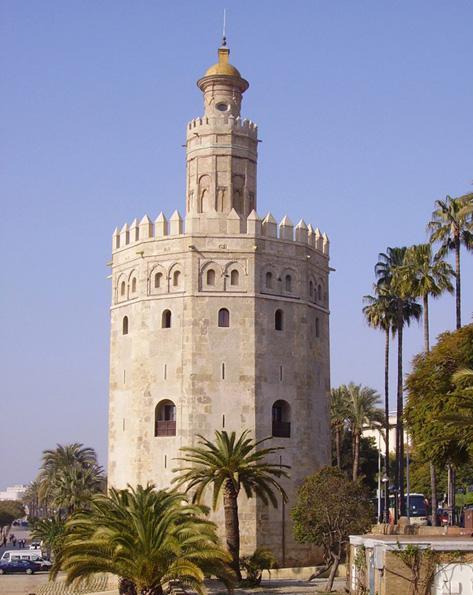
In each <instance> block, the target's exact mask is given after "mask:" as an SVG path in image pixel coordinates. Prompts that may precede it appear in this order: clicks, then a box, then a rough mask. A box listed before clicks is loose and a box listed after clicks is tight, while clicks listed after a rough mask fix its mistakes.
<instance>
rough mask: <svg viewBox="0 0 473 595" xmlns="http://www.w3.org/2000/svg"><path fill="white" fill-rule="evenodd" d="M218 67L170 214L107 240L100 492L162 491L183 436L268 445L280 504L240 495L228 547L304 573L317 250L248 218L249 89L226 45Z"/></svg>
mask: <svg viewBox="0 0 473 595" xmlns="http://www.w3.org/2000/svg"><path fill="white" fill-rule="evenodd" d="M218 58H219V61H218V63H217V64H216V65H214V66H212V67H211V68H209V69H208V70H207V72H206V74H205V76H204V77H203V78H201V79H200V80H199V81H198V83H197V84H198V87H199V88H200V90H201V91H202V93H203V97H204V115H203V116H202V117H200V118H197V119H195V120H192V121H191V122H190V123H189V124H188V125H187V142H186V147H187V148H186V155H187V171H186V205H185V208H186V214H185V219H182V218H181V216H180V214H179V213H178V212H177V211H175V212H174V214H173V215H172V216H171V217H170V218H169V220H167V219H166V218H165V217H164V215H163V214H162V213H161V214H160V215H159V216H158V217H157V219H156V220H155V221H154V222H153V221H151V220H150V218H149V217H148V216H146V215H145V216H144V217H143V218H142V219H141V220H140V221H137V220H136V219H135V221H133V223H132V224H131V225H128V224H125V225H124V226H123V227H122V228H121V230H115V232H114V234H113V249H112V275H111V278H112V289H113V291H112V306H111V354H110V402H109V468H108V477H109V483H110V485H111V486H114V487H117V488H123V487H126V485H127V484H132V485H136V484H146V483H147V482H149V481H151V482H153V483H154V484H155V485H156V486H158V487H166V486H169V484H170V483H171V480H172V478H173V476H174V475H173V469H174V468H176V467H177V466H178V462H177V461H176V460H175V458H176V457H177V456H179V449H180V448H181V447H183V446H189V445H195V444H196V443H197V440H198V438H197V435H198V434H200V435H203V436H205V437H207V438H210V439H211V438H212V437H213V436H214V433H215V431H216V430H223V429H225V430H227V431H229V432H231V431H235V432H237V433H240V432H241V431H242V430H244V429H249V430H250V431H251V432H252V434H253V436H254V437H255V438H256V439H262V438H264V437H267V436H273V439H272V441H271V444H272V445H274V446H284V450H282V451H280V452H281V455H280V456H279V455H277V458H276V462H281V463H283V464H287V465H290V466H291V472H290V474H291V478H290V479H288V480H283V482H282V483H283V485H284V487H285V489H286V490H287V492H288V494H289V503H288V504H287V505H285V506H283V505H281V506H280V507H279V508H278V509H273V508H272V507H267V506H265V505H263V504H262V503H261V502H260V501H258V500H256V499H253V500H245V499H244V495H243V494H242V495H241V496H240V502H239V504H240V523H241V534H242V535H241V536H242V540H241V541H242V551H243V552H250V551H252V550H253V549H255V548H256V547H260V546H268V547H270V548H271V549H272V550H273V551H274V553H275V554H276V555H277V556H278V557H279V559H280V562H281V563H283V564H286V565H293V564H305V563H310V562H312V561H313V558H314V552H313V551H312V550H311V548H310V547H308V546H301V545H298V544H295V543H294V541H293V537H292V526H291V521H290V508H291V506H292V505H293V502H294V497H295V492H296V490H297V487H298V486H299V485H300V483H301V482H302V480H303V479H304V477H305V476H307V475H308V474H310V473H313V472H314V471H315V470H317V469H318V468H319V467H320V466H322V465H325V464H327V463H329V460H330V432H329V418H328V394H329V389H330V366H329V285H328V275H329V241H328V238H327V236H326V235H325V234H323V235H322V234H321V233H320V232H319V230H318V229H314V228H313V227H312V226H311V225H306V224H305V222H304V221H303V220H300V221H299V223H298V224H297V225H296V226H295V227H294V226H293V224H292V223H291V221H290V220H289V218H288V217H284V218H283V219H282V221H281V222H280V223H279V225H278V224H277V222H276V221H275V219H274V217H273V216H272V215H271V214H270V213H268V214H267V215H266V216H265V217H264V218H260V217H259V216H258V214H257V211H256V209H257V200H256V194H257V185H256V170H257V149H258V136H257V135H258V130H257V127H256V125H255V124H254V123H253V122H251V121H249V120H246V119H242V118H241V116H240V110H241V101H242V95H243V93H244V92H245V91H246V89H247V88H248V82H247V81H246V80H245V79H243V78H242V77H241V75H240V73H239V72H238V70H237V69H236V68H235V67H233V66H232V65H231V64H230V63H229V50H228V48H227V47H226V45H225V44H224V45H223V46H222V47H220V48H219V50H218ZM221 514H222V513H221V512H217V513H215V514H214V518H215V520H216V521H217V522H218V523H219V525H220V526H223V523H221V522H220V521H221V516H220V515H221Z"/></svg>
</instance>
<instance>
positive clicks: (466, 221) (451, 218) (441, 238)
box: [427, 194, 473, 329]
mask: <svg viewBox="0 0 473 595" xmlns="http://www.w3.org/2000/svg"><path fill="white" fill-rule="evenodd" d="M472 196H473V194H467V195H464V196H461V197H459V198H452V197H451V196H448V195H447V196H446V198H445V200H436V201H435V207H436V208H435V210H434V212H433V213H432V219H431V220H430V221H429V223H428V225H427V230H428V231H429V232H430V242H431V243H432V244H433V243H436V242H440V248H439V251H438V254H439V255H440V256H445V255H446V254H447V253H448V252H451V251H453V252H454V253H455V284H456V287H455V294H456V324H457V329H459V328H460V327H461V267H460V254H461V246H462V245H463V246H465V248H466V249H467V250H472V249H473V220H472V208H471V203H472Z"/></svg>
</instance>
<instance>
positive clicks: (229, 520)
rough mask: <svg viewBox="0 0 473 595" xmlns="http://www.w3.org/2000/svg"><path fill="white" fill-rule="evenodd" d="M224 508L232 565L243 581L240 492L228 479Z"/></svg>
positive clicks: (224, 495) (225, 488)
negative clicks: (239, 515)
mask: <svg viewBox="0 0 473 595" xmlns="http://www.w3.org/2000/svg"><path fill="white" fill-rule="evenodd" d="M223 508H224V511H225V535H226V540H227V549H228V551H229V552H230V555H231V557H232V562H231V564H230V565H231V567H232V568H233V570H234V572H235V574H236V576H237V579H238V580H239V581H241V572H240V522H239V519H238V493H237V491H236V490H235V487H234V485H233V483H232V482H231V481H230V480H229V479H227V481H226V482H225V487H224V490H223Z"/></svg>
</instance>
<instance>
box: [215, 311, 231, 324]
mask: <svg viewBox="0 0 473 595" xmlns="http://www.w3.org/2000/svg"><path fill="white" fill-rule="evenodd" d="M218 326H220V327H229V326H230V312H229V310H227V308H221V309H220V310H219V311H218Z"/></svg>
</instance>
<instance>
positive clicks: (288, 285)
mask: <svg viewBox="0 0 473 595" xmlns="http://www.w3.org/2000/svg"><path fill="white" fill-rule="evenodd" d="M284 283H285V287H286V291H287V292H288V293H290V292H291V291H292V277H291V275H286V278H285V280H284Z"/></svg>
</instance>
